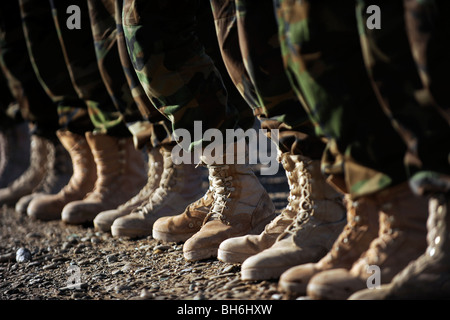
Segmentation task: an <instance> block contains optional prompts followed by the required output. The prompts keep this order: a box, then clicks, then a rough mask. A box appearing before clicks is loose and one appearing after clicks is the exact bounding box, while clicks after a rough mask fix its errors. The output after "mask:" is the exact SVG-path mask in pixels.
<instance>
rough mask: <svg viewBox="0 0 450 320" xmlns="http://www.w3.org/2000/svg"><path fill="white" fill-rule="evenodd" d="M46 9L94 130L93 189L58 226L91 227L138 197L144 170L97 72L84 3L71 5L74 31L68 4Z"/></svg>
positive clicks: (91, 138) (67, 211)
mask: <svg viewBox="0 0 450 320" xmlns="http://www.w3.org/2000/svg"><path fill="white" fill-rule="evenodd" d="M50 3H51V7H52V12H53V18H54V23H55V26H56V28H57V32H58V35H59V40H60V45H61V48H62V50H63V54H64V58H65V61H66V65H67V68H68V70H69V74H70V76H71V80H72V82H73V84H74V88H75V90H76V91H77V93H78V96H79V97H80V98H81V99H82V100H83V101H85V103H86V105H87V107H88V111H89V115H90V118H91V121H92V123H93V124H94V127H95V129H94V132H87V133H86V140H87V143H88V145H89V148H90V150H91V151H92V154H93V161H94V162H95V165H96V168H97V180H96V182H95V186H94V189H93V191H92V192H90V193H89V195H88V196H87V197H85V198H84V199H83V200H80V201H73V202H70V203H69V204H67V205H66V206H65V207H64V209H63V211H62V220H63V221H65V222H67V223H73V224H79V223H85V222H92V221H93V219H94V218H95V216H96V215H97V214H98V213H100V212H101V211H104V210H109V209H114V208H117V206H119V205H121V204H122V203H124V202H126V201H127V200H129V199H130V198H132V197H133V196H134V195H136V194H137V193H138V192H139V190H140V189H141V188H142V187H143V186H144V185H145V182H146V180H147V179H146V177H147V174H146V164H145V160H144V156H143V153H142V152H141V150H136V148H135V147H134V143H133V138H132V135H131V133H130V131H129V130H128V128H127V126H126V123H125V119H124V115H123V114H122V113H121V112H120V110H118V108H117V107H116V105H115V104H114V101H113V99H112V98H111V96H110V94H109V92H108V90H107V87H106V85H105V83H104V81H103V78H102V76H101V73H100V70H99V68H98V61H97V56H96V52H95V45H94V40H93V35H92V30H91V23H90V17H89V11H88V4H87V1H83V2H80V3H78V4H77V5H78V7H79V9H80V20H81V28H80V29H76V28H75V29H70V28H68V27H67V26H66V19H67V14H66V10H67V8H68V7H69V5H71V4H72V3H71V2H70V1H50ZM118 67H120V65H119V66H118Z"/></svg>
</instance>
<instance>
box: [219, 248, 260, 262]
mask: <svg viewBox="0 0 450 320" xmlns="http://www.w3.org/2000/svg"><path fill="white" fill-rule="evenodd" d="M254 254H256V253H253V254H248V253H236V252H230V251H226V250H222V249H219V250H218V251H217V259H219V260H220V261H222V262H225V263H243V262H244V261H245V260H246V259H247V258H249V257H251V256H252V255H254Z"/></svg>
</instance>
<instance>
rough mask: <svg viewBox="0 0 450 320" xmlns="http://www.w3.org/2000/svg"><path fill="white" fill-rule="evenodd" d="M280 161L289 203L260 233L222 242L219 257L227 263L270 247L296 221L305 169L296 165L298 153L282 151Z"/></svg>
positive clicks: (240, 261)
mask: <svg viewBox="0 0 450 320" xmlns="http://www.w3.org/2000/svg"><path fill="white" fill-rule="evenodd" d="M279 161H280V162H281V164H282V165H283V168H284V170H285V172H286V177H287V181H288V184H289V196H288V205H287V206H286V207H285V208H284V209H283V210H282V212H281V213H280V214H279V215H278V216H277V217H276V218H275V219H273V220H272V221H271V222H270V223H269V224H268V225H267V226H266V227H265V228H264V231H263V232H262V233H260V234H259V235H245V236H242V237H236V238H230V239H227V240H225V241H224V242H222V243H221V244H220V247H219V251H218V253H217V258H218V259H219V260H221V261H223V262H226V263H242V262H244V260H245V259H247V258H249V257H251V256H253V255H255V254H257V253H259V252H261V251H263V250H265V249H267V248H270V247H271V246H272V245H273V244H274V243H275V241H276V240H277V238H278V237H279V236H280V234H282V233H283V232H284V231H285V230H286V228H287V227H288V226H289V225H290V224H291V223H292V222H293V221H294V218H295V216H296V215H297V212H298V211H299V205H300V199H301V196H302V186H301V185H300V183H299V182H300V179H301V178H302V177H303V175H304V170H300V166H298V165H296V164H297V163H298V162H299V161H300V160H299V157H298V156H296V155H291V154H290V153H288V152H286V153H282V154H281V155H280V157H279Z"/></svg>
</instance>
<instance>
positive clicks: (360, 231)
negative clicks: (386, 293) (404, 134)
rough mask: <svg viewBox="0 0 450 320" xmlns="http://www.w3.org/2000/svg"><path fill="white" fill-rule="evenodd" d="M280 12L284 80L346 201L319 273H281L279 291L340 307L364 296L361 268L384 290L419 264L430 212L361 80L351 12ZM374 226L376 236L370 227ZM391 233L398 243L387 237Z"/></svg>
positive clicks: (330, 8)
mask: <svg viewBox="0 0 450 320" xmlns="http://www.w3.org/2000/svg"><path fill="white" fill-rule="evenodd" d="M277 10H278V15H279V26H280V29H281V30H280V31H281V37H280V39H281V41H282V42H283V45H282V49H283V52H284V55H283V56H284V57H285V59H286V65H287V72H288V75H289V76H290V77H291V79H292V83H293V85H294V86H295V88H296V90H298V92H299V93H301V94H302V95H303V96H304V97H305V100H306V102H307V106H308V108H309V109H308V112H309V114H310V115H311V117H312V119H313V120H314V121H315V122H316V123H317V125H318V126H319V127H318V128H319V129H320V133H322V134H323V135H324V136H325V137H326V138H328V141H329V143H328V146H327V150H326V152H325V154H324V155H325V157H324V162H323V165H324V170H325V171H326V172H327V173H329V174H337V173H342V174H343V177H344V178H345V179H344V181H345V188H346V191H347V192H348V193H349V195H350V197H349V199H348V200H349V201H348V203H349V206H348V210H347V217H348V219H347V220H348V221H347V224H348V226H347V227H346V228H344V230H343V231H342V233H341V234H340V235H339V237H338V239H337V240H336V241H335V242H334V244H333V246H332V248H331V249H330V251H329V252H328V253H327V254H326V255H325V256H324V257H323V258H322V259H320V260H319V261H318V262H317V263H315V264H312V265H311V264H304V265H300V266H297V267H294V268H295V269H294V270H293V271H287V273H288V272H289V273H288V275H289V276H284V277H283V276H282V279H281V281H280V283H284V284H286V285H287V287H289V286H290V285H291V284H292V285H294V284H299V287H301V288H302V290H305V289H306V286H305V284H306V283H308V281H309V283H308V287H307V292H308V294H309V295H311V296H312V297H314V298H329V299H345V298H347V297H348V296H349V295H350V293H351V292H352V291H356V290H359V289H362V288H365V287H366V280H367V278H368V277H369V275H370V274H369V273H367V269H366V267H367V264H369V265H377V266H378V267H379V268H380V272H381V274H380V278H381V281H382V282H389V281H390V280H391V279H392V277H393V276H394V275H395V274H396V273H397V272H398V271H400V270H401V269H402V268H403V267H404V266H406V265H407V264H408V263H409V262H410V261H411V260H413V259H414V258H415V257H417V256H418V255H420V253H419V252H421V251H422V250H423V249H424V246H425V231H424V228H425V220H426V202H424V201H423V199H420V198H418V197H416V196H415V195H414V194H413V193H412V192H411V190H410V189H409V187H408V185H407V183H406V181H407V175H406V170H405V167H404V164H403V158H404V154H405V150H406V146H405V144H404V142H403V141H402V140H401V138H400V136H399V134H398V133H397V131H396V130H395V129H394V128H393V127H392V125H391V123H390V120H389V118H388V117H387V116H386V115H385V114H384V112H383V110H382V109H381V107H380V104H379V102H378V101H377V99H376V96H375V93H374V91H373V88H372V86H371V83H370V80H369V77H368V75H367V71H366V68H365V64H364V59H363V55H362V52H361V44H360V35H359V32H358V31H359V30H358V25H357V20H356V16H355V2H354V1H344V2H342V1H341V2H336V1H320V2H318V1H289V0H281V1H277ZM334 181H336V180H334ZM352 201H353V203H352ZM386 203H389V205H385V204H386ZM358 204H359V206H358ZM356 216H358V217H356ZM378 218H379V219H380V224H381V227H380V228H378V226H377V225H376V224H373V223H372V222H371V221H374V220H375V221H377V220H378ZM411 225H414V226H415V229H414V231H413V230H412V229H410V226H411ZM392 228H397V229H398V230H402V231H403V232H404V233H401V235H400V234H390V233H389V232H390V231H389V230H390V229H392ZM398 243H407V244H408V245H407V246H406V247H407V249H406V248H402V249H399V248H398V247H397V244H398ZM361 254H363V256H361V259H360V258H359V256H360V255H361ZM380 258H381V259H380ZM311 277H312V279H311ZM303 294H304V292H303Z"/></svg>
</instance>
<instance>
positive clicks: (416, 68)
mask: <svg viewBox="0 0 450 320" xmlns="http://www.w3.org/2000/svg"><path fill="white" fill-rule="evenodd" d="M368 5H377V6H378V7H379V8H381V10H382V15H381V17H382V18H381V28H380V29H369V28H364V26H365V21H366V20H367V19H368V18H369V17H368V14H367V13H366V8H367V7H368ZM448 9H450V5H449V3H448V1H441V0H437V1H434V0H429V1H418V0H405V1H403V2H402V1H387V0H377V1H365V0H364V1H363V0H359V1H358V7H357V13H358V16H359V25H360V30H361V36H362V37H361V39H362V47H363V53H364V57H365V61H366V66H367V70H368V71H369V75H370V79H371V81H372V84H373V87H374V89H375V92H376V94H377V97H378V99H379V101H380V104H381V106H382V107H383V109H384V111H385V113H386V114H387V115H388V117H389V119H391V121H392V124H393V126H394V128H396V130H397V131H398V132H399V133H400V135H401V137H402V139H403V140H404V142H405V144H406V146H407V148H408V149H407V153H406V156H405V163H406V166H407V170H408V177H410V184H411V185H412V187H413V189H414V190H415V191H416V192H417V193H419V194H424V193H427V192H436V191H439V190H440V191H441V192H442V191H444V192H449V191H450V162H449V161H450V142H449V141H450V125H449V124H450V121H449V119H450V117H449V116H450V113H449V111H450V107H449V102H450V98H449V96H448V92H447V91H448V89H447V87H448V83H449V82H448V79H447V78H448V72H450V68H449V67H450V60H449V59H448V57H447V55H446V52H448V50H449V49H450V46H449V44H448V41H447V40H448V39H447V37H448V34H449V31H450V23H449V22H448V21H447V17H446V16H445V14H446V13H447V12H448ZM404 17H406V18H404ZM405 27H406V28H405Z"/></svg>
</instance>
